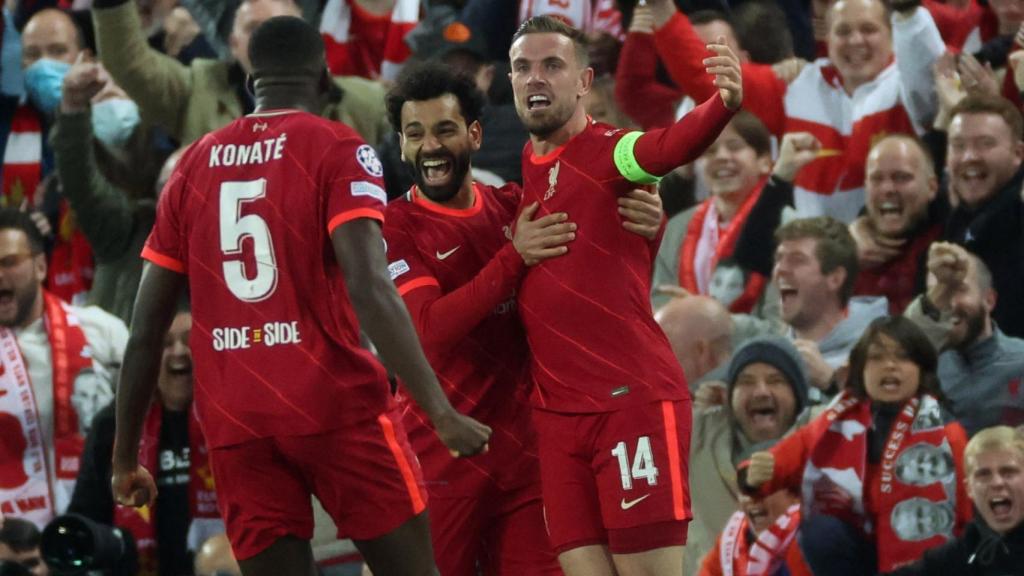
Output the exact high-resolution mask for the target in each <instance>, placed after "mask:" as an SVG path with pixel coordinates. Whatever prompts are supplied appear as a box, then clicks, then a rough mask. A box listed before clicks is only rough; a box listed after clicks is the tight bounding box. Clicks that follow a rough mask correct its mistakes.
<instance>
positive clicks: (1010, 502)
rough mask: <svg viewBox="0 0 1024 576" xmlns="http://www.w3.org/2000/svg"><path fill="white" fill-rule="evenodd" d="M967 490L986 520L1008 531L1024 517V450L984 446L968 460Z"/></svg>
mask: <svg viewBox="0 0 1024 576" xmlns="http://www.w3.org/2000/svg"><path fill="white" fill-rule="evenodd" d="M966 464H967V469H968V470H969V471H970V472H969V473H968V476H967V494H968V495H969V496H970V497H971V500H973V501H974V506H975V508H977V510H978V512H979V513H980V514H981V517H982V518H984V519H985V523H986V524H988V526H989V528H992V529H993V530H995V531H996V532H997V533H999V534H1006V533H1007V532H1009V531H1011V530H1013V529H1014V528H1016V527H1017V526H1019V525H1020V523H1021V522H1022V521H1024V454H1021V452H1019V451H1017V450H1013V449H1011V448H1009V447H1002V448H997V449H994V450H983V451H981V452H978V453H977V454H975V455H973V456H970V457H969V458H968V461H967V462H966Z"/></svg>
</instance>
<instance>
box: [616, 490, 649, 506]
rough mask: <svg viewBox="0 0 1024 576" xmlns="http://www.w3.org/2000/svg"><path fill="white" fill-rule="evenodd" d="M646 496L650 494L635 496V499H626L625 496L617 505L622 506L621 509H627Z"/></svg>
mask: <svg viewBox="0 0 1024 576" xmlns="http://www.w3.org/2000/svg"><path fill="white" fill-rule="evenodd" d="M648 496H650V494H644V495H643V496H641V497H639V498H637V499H636V500H626V499H625V498H623V499H622V501H621V502H619V505H620V506H622V509H623V510H629V509H630V508H632V507H633V506H636V505H637V504H639V503H641V502H643V501H644V500H646V499H647V497H648Z"/></svg>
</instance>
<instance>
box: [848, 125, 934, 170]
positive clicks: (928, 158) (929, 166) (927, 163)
mask: <svg viewBox="0 0 1024 576" xmlns="http://www.w3.org/2000/svg"><path fill="white" fill-rule="evenodd" d="M889 140H899V141H901V142H906V143H907V144H909V145H911V146H913V147H914V148H916V149H917V151H918V152H919V153H920V154H921V160H922V161H923V162H924V166H922V168H923V169H924V171H925V176H926V177H928V178H935V157H934V156H932V153H931V151H929V150H928V147H927V146H925V145H924V143H923V142H921V140H920V139H919V138H918V137H917V136H914V135H912V134H886V135H885V136H883V137H882V138H879V139H878V141H876V142H875V143H874V144H872V145H871V150H869V151H868V155H869V156H870V155H871V152H874V150H875V148H877V147H878V146H880V145H881V144H882V142H888V141H889ZM865 170H867V169H866V168H865Z"/></svg>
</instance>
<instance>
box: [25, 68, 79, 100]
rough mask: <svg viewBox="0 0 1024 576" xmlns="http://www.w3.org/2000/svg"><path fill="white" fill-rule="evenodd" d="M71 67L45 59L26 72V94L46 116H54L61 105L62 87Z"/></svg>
mask: <svg viewBox="0 0 1024 576" xmlns="http://www.w3.org/2000/svg"><path fill="white" fill-rule="evenodd" d="M70 68H71V65H70V64H68V63H66V62H60V61H58V60H50V59H49V58H43V59H42V60H36V63H35V64H33V65H31V66H29V67H28V68H27V69H26V70H25V92H27V93H28V97H29V99H30V100H32V103H33V104H35V105H36V108H38V109H39V111H40V112H43V113H44V114H53V113H54V112H55V111H56V110H57V106H59V105H60V98H61V85H62V84H63V83H64V76H65V75H66V74H67V73H68V70H69V69H70Z"/></svg>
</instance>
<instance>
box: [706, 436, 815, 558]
mask: <svg viewBox="0 0 1024 576" xmlns="http://www.w3.org/2000/svg"><path fill="white" fill-rule="evenodd" d="M774 444H775V441H769V442H765V443H762V444H760V445H759V446H760V447H761V448H762V449H767V448H769V447H770V446H772V445H774ZM747 454H748V455H749V452H748V453H747ZM739 501H740V509H739V510H737V511H736V512H734V513H733V515H732V516H731V517H730V518H729V522H728V523H727V524H726V525H725V529H723V530H722V533H721V534H720V535H719V537H718V541H716V542H715V547H714V548H713V549H712V550H711V551H710V552H708V553H707V555H705V556H704V560H703V561H702V562H701V566H700V572H699V573H698V576H783V575H785V576H811V569H810V568H809V567H808V566H807V563H806V562H805V561H804V557H803V554H801V553H800V546H798V545H797V541H796V534H797V530H798V529H799V528H800V496H799V494H798V493H797V492H794V491H793V490H790V489H789V488H783V489H782V490H779V491H777V492H775V493H773V494H769V495H768V496H764V497H762V496H750V495H748V494H741V495H740V497H739Z"/></svg>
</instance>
